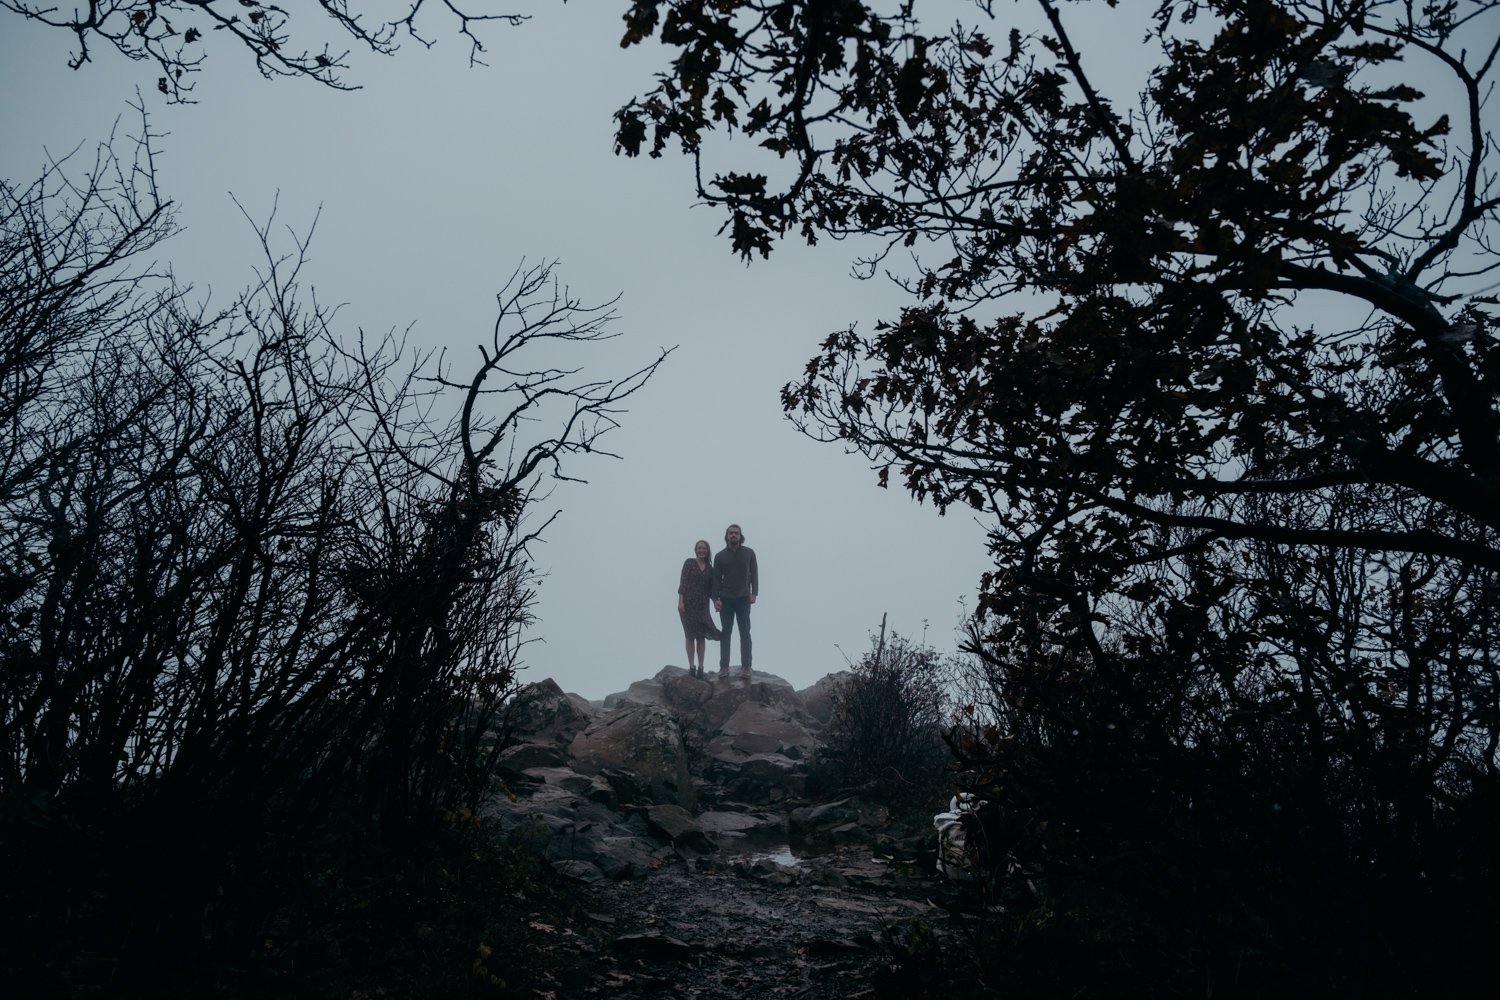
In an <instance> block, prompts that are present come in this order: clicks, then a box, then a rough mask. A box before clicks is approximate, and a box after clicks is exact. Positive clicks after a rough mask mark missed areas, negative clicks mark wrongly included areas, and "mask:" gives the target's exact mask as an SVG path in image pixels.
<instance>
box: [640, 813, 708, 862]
mask: <svg viewBox="0 0 1500 1000" xmlns="http://www.w3.org/2000/svg"><path fill="white" fill-rule="evenodd" d="M646 822H647V823H648V824H649V825H650V827H651V832H652V833H654V834H656V835H657V836H658V837H661V838H662V839H663V840H665V841H666V842H667V843H669V844H671V845H672V846H673V847H675V848H677V849H678V850H679V851H687V852H690V853H692V854H693V855H695V856H696V855H699V854H712V853H713V852H714V851H717V850H718V849H719V848H718V845H717V844H715V843H714V842H713V841H712V840H710V839H709V838H708V836H707V835H706V834H705V833H704V832H703V828H702V827H700V826H699V825H698V821H697V820H695V819H693V817H692V816H691V815H690V814H689V813H688V811H687V810H686V809H683V808H682V807H681V806H674V805H656V806H651V807H650V808H649V809H647V810H646Z"/></svg>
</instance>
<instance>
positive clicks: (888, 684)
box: [820, 621, 949, 812]
mask: <svg viewBox="0 0 1500 1000" xmlns="http://www.w3.org/2000/svg"><path fill="white" fill-rule="evenodd" d="M948 670H949V665H948V664H947V663H946V662H945V661H944V660H943V659H942V658H941V657H940V656H939V655H938V653H937V652H936V651H935V650H933V649H931V648H930V647H927V646H924V645H920V644H918V643H914V642H911V641H910V640H908V639H906V638H905V637H903V636H901V635H898V634H896V633H894V632H893V633H891V634H890V636H889V637H887V636H886V633H885V624H884V622H883V621H882V623H881V631H880V634H879V636H878V637H876V638H874V639H873V640H872V648H871V650H870V652H868V653H867V654H865V656H864V657H863V658H861V659H860V661H859V662H858V663H856V664H854V665H853V667H852V669H851V670H850V673H849V676H848V678H847V679H846V680H845V681H844V682H843V684H841V685H840V686H839V687H838V689H837V690H836V693H835V694H834V697H833V709H832V715H831V717H830V719H829V723H828V729H827V731H826V732H825V735H824V743H825V749H824V750H823V753H822V758H821V760H820V764H821V767H820V770H821V771H822V772H823V773H824V775H825V779H826V780H828V781H829V782H830V783H832V784H833V785H835V786H837V787H840V788H846V789H847V788H855V787H861V788H864V789H866V790H867V791H868V792H869V793H870V794H872V795H873V796H874V797H876V798H880V799H882V800H885V801H887V802H888V803H890V804H897V803H903V804H911V803H912V801H913V800H914V799H916V800H919V801H921V802H922V803H923V805H922V807H921V808H922V809H925V810H926V811H928V812H931V811H932V809H931V808H928V807H929V806H931V805H933V804H934V801H935V800H938V799H941V801H936V803H935V804H936V805H939V806H940V805H942V804H943V803H944V802H946V796H947V794H948V793H947V791H946V790H945V789H946V781H945V774H944V772H945V770H946V766H947V763H948V752H947V747H946V745H945V744H944V742H943V732H944V726H945V724H946V723H947V721H948V719H947V716H948V712H949V698H948V695H947V686H946V685H947V676H948Z"/></svg>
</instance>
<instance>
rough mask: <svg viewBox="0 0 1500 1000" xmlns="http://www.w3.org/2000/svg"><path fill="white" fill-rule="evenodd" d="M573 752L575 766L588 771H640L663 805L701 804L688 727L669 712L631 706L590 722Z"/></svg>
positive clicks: (577, 737)
mask: <svg viewBox="0 0 1500 1000" xmlns="http://www.w3.org/2000/svg"><path fill="white" fill-rule="evenodd" d="M570 749H571V750H572V753H573V760H574V761H575V763H576V764H577V765H579V766H581V767H583V768H585V769H590V770H598V769H600V768H605V767H618V768H628V769H629V770H631V771H634V772H635V774H636V775H638V776H639V777H640V778H641V779H642V780H644V781H645V782H646V784H647V786H648V787H649V788H650V789H651V794H652V798H653V799H654V800H655V801H657V802H673V803H676V804H677V805H679V806H682V807H683V808H684V809H692V808H694V807H695V806H696V805H697V802H698V796H697V792H696V790H695V789H694V786H693V776H692V773H691V771H690V770H689V769H688V761H687V747H686V746H685V745H684V744H683V741H682V727H681V726H680V725H678V723H677V718H676V717H675V716H674V715H672V714H671V713H670V712H668V711H667V710H666V709H664V708H661V707H659V706H657V705H647V704H636V703H633V702H627V703H625V704H624V705H622V706H621V707H620V708H619V709H618V710H616V711H614V712H612V713H610V714H608V715H606V716H604V717H602V718H599V719H596V720H594V721H593V722H591V723H589V726H588V728H586V729H585V730H584V731H583V732H581V733H579V734H578V735H577V736H575V737H573V743H572V746H571V747H570Z"/></svg>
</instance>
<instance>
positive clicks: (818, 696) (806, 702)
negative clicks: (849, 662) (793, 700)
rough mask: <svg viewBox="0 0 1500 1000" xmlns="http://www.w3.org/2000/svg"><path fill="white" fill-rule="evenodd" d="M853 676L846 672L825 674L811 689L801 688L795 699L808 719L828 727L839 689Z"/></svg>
mask: <svg viewBox="0 0 1500 1000" xmlns="http://www.w3.org/2000/svg"><path fill="white" fill-rule="evenodd" d="M853 676H854V675H853V674H852V673H850V672H849V671H847V670H840V671H838V672H837V673H833V674H826V675H824V676H823V677H820V678H819V679H818V680H817V681H816V682H815V683H814V684H813V686H812V687H807V688H803V689H802V690H801V691H798V692H797V697H798V698H799V699H801V701H802V708H803V710H804V711H806V712H807V714H808V717H809V718H810V719H812V720H813V721H814V722H816V723H817V724H818V725H820V726H826V725H828V722H829V720H830V719H832V718H833V705H834V701H835V699H836V698H837V696H838V690H839V688H841V687H843V686H844V685H845V684H846V683H848V681H849V679H850V678H851V677H853Z"/></svg>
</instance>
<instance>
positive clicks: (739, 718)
mask: <svg viewBox="0 0 1500 1000" xmlns="http://www.w3.org/2000/svg"><path fill="white" fill-rule="evenodd" d="M803 718H804V716H803V713H802V710H801V707H800V706H799V705H796V704H788V703H786V702H775V703H772V702H766V701H743V702H741V703H740V704H739V705H738V706H737V707H736V708H735V710H734V713H733V714H732V715H730V716H729V718H727V719H725V720H724V722H723V723H722V724H721V725H720V726H719V736H718V738H717V739H715V740H713V741H712V742H710V744H709V749H708V752H709V754H710V755H711V756H714V757H721V758H722V759H729V758H728V757H725V756H724V754H725V752H726V751H728V752H730V753H731V754H732V753H735V752H737V753H739V754H741V755H743V756H745V757H750V756H754V755H756V754H767V753H777V754H782V755H784V756H786V757H790V758H792V759H793V760H803V759H806V758H809V757H811V756H812V752H813V748H814V747H815V746H816V745H817V740H816V739H815V738H814V737H813V734H812V733H811V731H809V730H808V728H807V726H806V725H805V724H804V722H803Z"/></svg>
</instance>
